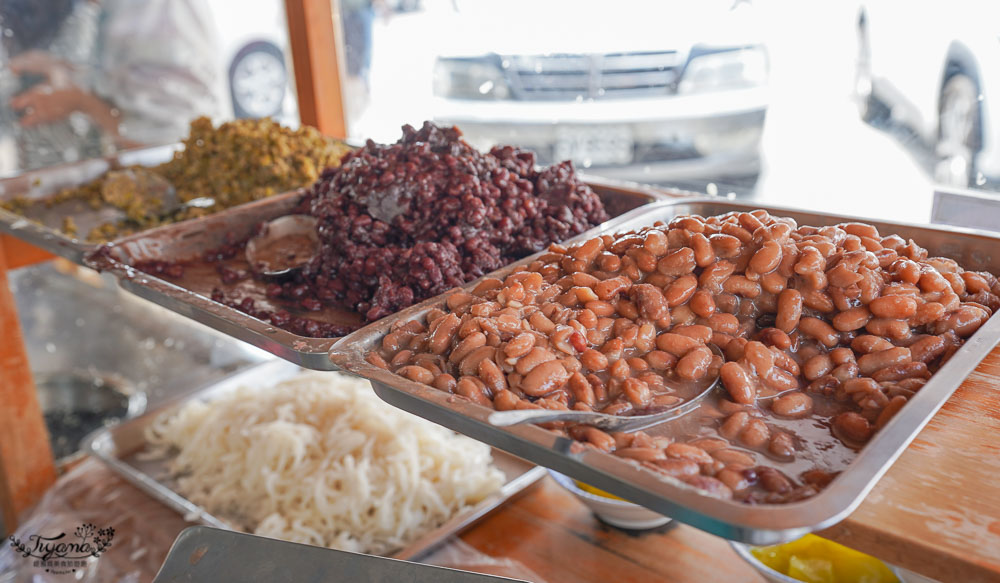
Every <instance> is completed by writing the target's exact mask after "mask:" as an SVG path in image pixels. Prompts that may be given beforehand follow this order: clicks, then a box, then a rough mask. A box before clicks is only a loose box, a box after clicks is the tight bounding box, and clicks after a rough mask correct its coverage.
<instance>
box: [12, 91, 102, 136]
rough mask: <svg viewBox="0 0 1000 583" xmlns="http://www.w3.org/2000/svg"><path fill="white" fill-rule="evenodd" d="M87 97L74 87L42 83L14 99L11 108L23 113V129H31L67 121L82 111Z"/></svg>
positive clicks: (21, 121) (21, 122) (21, 120)
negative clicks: (74, 113)
mask: <svg viewBox="0 0 1000 583" xmlns="http://www.w3.org/2000/svg"><path fill="white" fill-rule="evenodd" d="M87 97H89V95H88V94H87V93H85V92H84V91H82V90H81V89H80V88H78V87H76V86H73V85H70V86H68V87H62V88H56V87H53V86H52V85H51V84H49V83H41V84H39V85H35V86H34V87H32V88H31V89H28V90H27V91H25V92H23V93H20V94H18V95H15V96H14V97H12V98H11V100H10V106H11V107H12V108H13V109H14V110H16V111H20V112H21V119H20V124H21V127H25V128H29V127H32V126H37V125H45V124H50V123H53V122H57V121H61V120H63V119H66V118H67V117H69V115H70V114H71V113H73V112H74V111H77V110H79V109H81V106H83V104H84V103H86V102H87Z"/></svg>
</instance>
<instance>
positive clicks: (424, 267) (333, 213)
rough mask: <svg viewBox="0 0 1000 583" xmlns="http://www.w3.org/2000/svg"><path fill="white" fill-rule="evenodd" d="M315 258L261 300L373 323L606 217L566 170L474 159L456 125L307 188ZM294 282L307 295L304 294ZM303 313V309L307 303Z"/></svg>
mask: <svg viewBox="0 0 1000 583" xmlns="http://www.w3.org/2000/svg"><path fill="white" fill-rule="evenodd" d="M305 206H306V208H308V209H309V213H310V214H312V215H313V216H315V217H316V218H317V219H319V236H320V240H321V244H322V247H321V251H320V255H319V257H318V258H317V260H315V261H314V262H313V263H312V264H310V265H309V266H308V267H307V269H306V272H305V274H304V277H303V278H302V279H304V280H305V281H304V282H303V281H295V282H291V283H288V284H285V285H284V286H273V287H272V288H271V289H270V290H269V295H270V296H271V297H275V298H281V299H286V300H293V301H302V300H303V299H306V300H308V301H310V302H314V303H330V304H341V305H343V304H344V303H346V304H347V305H349V306H350V307H352V308H354V309H356V310H358V311H360V312H361V313H362V314H363V315H364V317H365V320H366V321H372V320H376V319H378V318H381V317H383V316H386V315H388V314H391V313H393V312H395V311H397V310H399V309H401V308H404V307H407V306H409V305H411V304H413V303H415V302H418V301H421V300H423V299H426V298H429V297H431V296H434V295H437V294H439V293H442V292H444V291H446V290H448V289H450V288H452V287H455V286H457V285H461V284H463V283H465V282H468V281H470V280H473V279H475V278H477V277H480V276H481V275H483V274H484V273H487V272H489V271H493V270H495V269H497V268H499V267H501V266H503V265H506V264H508V263H510V262H511V261H513V260H515V259H518V258H521V257H524V256H525V255H529V254H531V253H535V252H537V251H541V250H542V249H544V248H545V246H546V245H548V244H549V243H551V242H553V241H561V240H563V239H566V238H569V237H571V236H573V235H577V234H579V233H582V232H583V231H585V230H587V229H588V228H590V227H593V226H595V225H597V224H599V223H601V222H602V221H605V220H607V219H608V215H607V213H606V212H605V211H604V206H603V204H602V203H601V201H600V199H599V198H598V197H597V195H596V194H595V193H594V192H593V191H592V190H591V189H590V188H589V187H588V186H586V185H585V184H583V183H582V182H580V181H579V180H578V179H577V177H576V175H575V174H574V172H573V166H572V164H571V163H570V162H563V163H561V164H556V165H553V166H551V167H549V168H546V169H543V170H540V171H539V170H536V169H535V158H534V154H532V153H530V152H524V151H521V150H517V149H515V148H513V147H510V146H504V147H496V148H494V149H493V150H492V151H491V152H489V153H488V154H483V153H481V152H478V151H477V150H475V149H474V148H472V147H471V146H469V145H468V144H467V143H466V142H465V141H463V140H462V139H461V132H460V131H459V130H458V129H456V128H440V127H437V126H435V125H433V124H431V123H430V122H426V123H425V124H424V126H423V127H422V128H421V129H420V130H419V131H418V130H415V129H413V128H412V127H410V126H405V127H404V128H403V137H402V138H401V139H400V140H399V141H398V142H397V143H395V144H391V145H381V144H376V143H374V142H372V141H370V140H369V142H368V143H367V145H366V146H365V147H364V148H361V149H359V150H356V151H354V152H352V153H350V154H348V155H347V156H345V157H344V159H343V161H342V163H341V166H340V167H339V168H331V169H328V170H327V171H326V172H325V173H324V174H323V177H322V178H321V179H320V180H319V181H318V182H317V183H316V184H315V185H313V187H312V188H311V189H310V191H309V194H308V195H307V199H306V204H305ZM303 285H305V286H306V288H307V289H305V290H304V291H303V289H302V287H303ZM306 308H307V309H308V306H306Z"/></svg>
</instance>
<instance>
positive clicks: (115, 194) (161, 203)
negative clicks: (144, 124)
mask: <svg viewBox="0 0 1000 583" xmlns="http://www.w3.org/2000/svg"><path fill="white" fill-rule="evenodd" d="M101 199H103V200H104V202H106V203H108V204H111V205H114V206H115V207H118V208H119V209H122V210H124V209H126V208H127V207H132V206H133V202H134V199H138V200H140V201H143V202H144V203H145V205H144V206H146V207H147V211H146V212H145V214H146V215H148V216H149V217H168V216H170V215H174V214H176V213H179V212H180V211H182V210H184V209H187V208H210V207H213V206H215V199H214V198H211V197H207V196H200V197H198V198H194V199H191V200H189V201H187V202H183V203H182V202H181V201H180V199H179V198H178V197H177V189H175V188H174V185H173V184H171V183H170V181H169V180H167V179H166V178H164V177H162V176H160V175H159V174H157V173H156V172H153V171H152V170H147V169H145V168H126V169H124V170H112V171H111V172H108V173H107V174H106V175H105V177H104V180H103V182H102V183H101ZM153 203H156V204H157V205H158V206H156V207H154V206H153Z"/></svg>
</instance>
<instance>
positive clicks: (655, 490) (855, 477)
mask: <svg viewBox="0 0 1000 583" xmlns="http://www.w3.org/2000/svg"><path fill="white" fill-rule="evenodd" d="M756 208H763V209H765V210H767V211H769V212H771V213H773V214H776V215H781V216H788V217H792V218H794V219H796V220H797V221H799V223H800V224H809V225H829V224H835V223H839V222H843V221H847V220H857V219H858V217H845V216H837V215H828V214H821V213H815V212H809V211H802V210H794V209H787V208H780V207H768V206H759V205H754V204H747V203H742V202H735V201H726V200H721V199H689V200H678V201H674V202H661V203H656V204H654V205H650V206H647V207H643V208H641V209H637V210H636V211H632V212H630V213H628V214H626V215H624V216H622V217H621V218H620V219H618V220H615V221H611V222H609V223H608V224H606V225H603V226H602V227H601V230H602V231H604V232H609V233H610V232H618V231H627V230H631V229H635V228H639V227H642V226H646V225H650V224H652V223H653V222H655V221H669V220H670V219H671V218H672V217H674V216H677V215H683V214H699V215H702V216H711V215H718V214H722V213H726V212H729V211H747V210H753V209H756ZM862 220H866V221H868V222H870V223H872V224H874V225H876V226H877V227H878V228H879V230H880V231H882V232H883V233H897V234H899V235H901V236H903V237H906V238H910V237H912V238H913V239H914V240H916V241H917V242H918V243H919V244H921V245H922V246H924V247H926V248H927V249H928V250H929V251H930V253H931V254H932V255H936V256H945V257H951V258H953V259H955V260H957V261H959V263H961V264H962V265H963V266H965V267H967V268H970V269H977V270H979V269H986V270H991V271H993V272H995V273H996V272H1000V238H998V237H996V236H993V235H989V234H986V233H983V232H979V231H972V230H968V229H957V228H945V227H931V226H920V225H910V224H903V223H894V222H890V221H882V220H875V219H871V220H869V219H862ZM582 237H583V236H581V237H580V238H582ZM578 239H579V238H578ZM530 261H531V258H528V259H525V260H523V261H520V262H518V263H515V264H514V265H512V266H508V267H506V268H504V269H502V270H499V271H498V272H495V273H494V274H493V275H494V276H496V275H500V276H502V275H504V274H506V273H508V272H510V271H511V270H512V269H514V268H515V267H516V266H518V265H525V264H527V263H528V262H530ZM473 286H474V283H473V284H469V286H468V287H469V288H471V287H473ZM443 303H444V300H443V298H440V297H438V298H433V299H431V300H428V301H427V302H424V303H422V304H419V305H417V306H413V307H411V308H408V309H406V310H403V311H401V312H399V313H397V314H395V315H393V316H389V317H387V318H384V319H382V320H380V321H378V322H375V323H373V324H371V325H369V326H367V327H365V328H363V329H361V330H358V331H357V332H354V333H353V334H350V335H348V336H346V337H345V338H344V339H343V340H341V341H340V342H338V343H337V344H336V345H334V346H333V348H332V349H331V354H330V358H331V360H332V361H333V362H334V363H335V364H336V365H337V366H338V367H340V368H342V369H344V370H347V371H350V372H353V373H355V374H358V375H360V376H363V377H366V378H368V379H369V380H371V381H372V385H373V387H374V388H375V391H376V393H378V395H379V396H380V397H381V398H382V399H384V400H385V401H387V402H389V403H391V404H393V405H395V406H397V407H399V408H401V409H404V410H406V411H409V412H411V413H414V414H416V415H419V416H421V417H425V418H427V419H430V420H431V421H434V422H435V423H439V424H441V425H444V426H446V427H450V428H451V429H454V430H456V431H458V432H460V433H464V434H465V435H468V436H470V437H473V438H475V439H478V440H480V441H484V442H486V443H488V444H490V445H493V446H494V447H498V448H500V449H504V450H506V451H509V452H511V453H513V454H514V455H517V456H520V457H522V458H525V459H528V460H531V461H533V462H535V463H538V464H540V465H543V466H546V467H549V468H553V469H555V470H557V471H559V472H561V473H563V474H566V475H568V476H571V477H573V478H576V479H578V480H582V481H584V482H587V483H589V484H593V485H594V486H597V487H598V488H601V489H604V490H606V491H608V492H611V493H613V494H617V495H619V496H621V497H623V498H627V499H629V500H632V501H634V502H636V503H639V504H642V505H643V506H646V507H648V508H650V509H652V510H655V511H657V512H660V513H662V514H665V515H667V516H670V517H672V518H674V519H675V520H679V521H681V522H685V523H687V524H690V525H692V526H695V527H697V528H700V529H702V530H705V531H708V532H710V533H713V534H716V535H719V536H722V537H725V538H728V539H732V540H738V541H743V542H747V543H750V544H774V543H778V542H782V541H786V540H790V539H793V538H796V537H799V536H801V535H803V534H805V533H807V532H811V531H815V530H819V529H822V528H825V527H827V526H830V525H832V524H834V523H836V522H839V521H840V520H841V519H843V518H845V517H846V516H847V515H848V514H849V513H850V512H852V511H853V510H854V509H855V508H856V507H857V506H858V505H859V504H860V503H861V501H862V500H863V499H864V497H865V495H866V494H867V493H868V492H869V491H870V490H871V488H872V487H873V486H874V485H875V482H877V481H878V479H879V478H880V477H881V476H882V475H883V474H884V473H885V471H886V470H887V469H888V468H889V466H890V465H892V463H893V462H894V461H895V460H896V458H897V457H898V456H899V455H900V453H902V452H903V450H904V449H905V448H906V446H907V445H908V444H909V443H910V441H911V440H912V439H913V438H914V437H915V436H916V435H917V433H918V432H919V431H920V429H921V428H923V426H924V425H925V424H926V423H927V422H928V421H929V420H930V418H931V417H932V416H933V415H934V413H935V412H937V410H938V409H939V408H940V407H941V406H942V405H943V404H944V402H945V401H946V400H947V399H948V397H949V396H951V394H952V393H953V392H954V391H955V389H957V388H958V386H959V385H960V384H961V382H962V381H963V380H964V379H965V377H966V376H967V375H968V374H969V373H970V372H972V371H973V370H974V369H975V367H976V365H977V364H978V363H979V362H980V361H981V360H982V358H983V357H984V356H986V355H987V354H988V353H989V352H990V351H991V350H992V348H993V347H994V346H995V345H996V344H997V341H998V339H1000V315H994V316H993V317H992V318H991V319H990V320H989V321H988V322H987V323H986V324H984V325H983V327H982V328H980V330H979V331H978V332H976V334H974V335H973V336H972V338H970V339H969V340H968V341H967V342H966V343H965V345H964V346H963V347H962V348H961V349H960V350H959V351H958V352H957V353H956V354H955V355H954V356H953V357H952V359H951V360H949V361H948V363H947V364H945V365H944V366H943V367H941V369H940V370H939V371H938V372H937V373H936V374H935V375H934V376H933V378H932V379H931V380H930V381H929V382H928V383H927V384H926V385H925V386H924V387H923V388H922V389H921V390H920V391H919V392H918V393H917V394H916V396H914V397H913V398H912V399H910V402H909V403H908V404H907V405H906V406H905V407H903V409H902V410H901V411H900V413H898V414H897V415H896V417H895V418H893V420H892V421H891V422H890V423H889V424H888V425H887V426H886V427H885V428H883V429H882V430H881V431H880V432H878V433H877V434H876V435H875V437H874V438H872V440H871V441H870V442H869V443H868V444H867V445H866V446H865V447H864V448H863V449H862V450H861V452H860V453H859V454H858V455H857V457H856V458H854V460H853V461H852V462H851V463H850V465H849V466H848V467H847V468H846V470H845V471H844V472H843V473H842V474H841V475H840V476H838V477H837V478H836V479H835V480H834V481H833V482H832V483H831V484H830V485H829V486H828V487H827V488H826V489H825V490H823V491H822V492H821V493H820V494H818V495H817V496H815V497H813V498H810V499H808V500H804V501H801V502H795V503H791V504H783V505H748V504H743V503H739V502H734V501H729V500H725V501H724V500H719V499H715V498H710V497H708V496H704V495H702V494H700V493H698V492H697V491H696V490H694V489H692V488H691V487H688V486H686V485H684V484H682V483H680V482H678V481H674V480H670V479H661V478H658V477H657V476H655V475H653V474H652V473H651V472H649V471H646V470H643V469H641V468H640V467H639V466H638V465H634V464H632V463H631V462H629V461H627V460H624V459H622V458H619V457H616V456H614V455H611V454H607V453H603V452H599V451H597V450H594V449H591V448H581V447H579V446H578V445H575V442H574V441H573V440H570V439H568V438H565V437H559V436H557V435H555V434H554V433H550V432H548V431H546V430H544V429H542V428H540V427H536V426H518V427H512V428H499V427H494V426H492V425H490V424H489V423H488V422H487V421H486V417H487V415H488V414H489V413H491V412H492V409H488V408H486V407H483V406H481V405H476V404H474V403H472V402H470V401H468V400H467V399H464V398H461V397H457V396H456V395H452V394H449V393H445V392H442V391H438V390H436V389H434V388H431V387H429V386H427V385H424V384H420V383H416V382H413V381H410V380H408V379H405V378H403V377H401V376H398V375H396V374H393V373H390V372H389V371H386V370H383V369H381V368H378V367H376V366H373V365H371V364H369V363H368V362H366V361H365V359H364V356H365V354H366V353H367V352H369V351H370V350H372V349H374V348H376V347H377V346H378V344H377V343H378V342H379V341H380V340H381V338H382V337H383V336H384V335H385V333H386V332H387V331H388V330H389V328H390V327H391V326H392V324H393V323H394V322H396V321H398V320H411V319H419V318H421V317H423V315H424V314H425V313H426V312H427V311H428V310H429V309H430V308H432V307H435V306H440V305H442V304H443Z"/></svg>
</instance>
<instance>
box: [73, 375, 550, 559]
mask: <svg viewBox="0 0 1000 583" xmlns="http://www.w3.org/2000/svg"><path fill="white" fill-rule="evenodd" d="M301 371H302V369H301V368H299V367H298V366H295V365H293V364H290V363H287V362H284V361H281V360H271V361H269V362H266V363H263V364H260V365H257V366H255V367H253V368H250V369H246V370H244V371H242V372H240V373H238V374H235V375H232V376H230V377H228V378H226V379H225V380H223V381H221V382H219V383H216V384H213V385H210V386H208V387H206V388H204V389H203V390H201V391H197V392H194V393H189V394H186V395H184V396H183V397H181V398H177V399H174V400H171V401H168V402H165V403H164V404H163V406H162V407H160V408H158V409H155V410H151V411H149V412H147V413H146V414H144V415H142V416H140V417H136V418H134V419H131V420H129V421H125V422H123V423H121V424H119V425H115V426H112V427H107V428H104V429H100V430H98V431H95V432H94V433H92V434H91V435H90V436H88V437H87V438H86V439H85V440H84V442H83V450H84V451H86V452H87V453H90V454H91V455H93V456H95V457H97V458H99V459H101V460H102V461H104V462H105V463H106V464H108V466H110V467H111V468H112V469H113V470H114V471H115V472H117V473H118V474H120V475H121V476H122V477H124V478H125V479H127V480H128V481H129V482H131V483H132V484H134V485H135V486H137V487H139V488H141V489H142V490H145V491H146V492H147V493H148V494H149V495H150V496H152V497H153V498H155V499H157V500H159V501H160V502H162V503H164V504H166V505H167V506H169V507H170V508H173V509H174V510H176V511H177V512H179V513H181V514H182V515H184V517H185V518H187V519H189V520H192V521H196V522H200V523H202V524H206V525H208V526H214V527H216V528H224V529H228V530H233V527H232V526H231V525H230V524H229V523H228V522H226V520H225V517H221V516H215V515H213V514H211V513H209V512H208V511H207V510H205V509H204V508H202V507H201V506H198V505H197V504H195V503H193V502H191V501H190V500H188V499H187V498H184V496H182V495H181V494H179V493H178V492H176V491H174V489H173V487H172V481H171V480H170V478H169V477H168V476H167V470H166V465H165V462H164V460H144V459H142V455H141V452H142V451H143V450H144V447H145V443H146V442H145V439H144V437H143V432H144V431H145V429H146V427H147V426H148V425H149V424H150V423H152V422H153V420H154V419H155V418H156V417H157V416H159V415H160V414H162V413H163V412H165V411H167V410H169V409H171V408H174V407H177V406H179V405H181V404H183V403H185V402H187V401H189V400H191V399H205V398H211V397H212V396H213V395H219V394H222V393H224V392H226V391H231V390H233V389H235V388H236V387H239V386H242V385H248V386H260V385H267V384H273V383H276V382H279V381H281V380H284V379H287V378H290V377H293V376H295V375H296V374H298V373H300V372H301ZM493 462H494V464H495V465H496V466H497V467H498V468H499V469H500V470H501V471H502V472H503V473H504V475H505V476H506V480H505V482H504V485H503V487H502V488H501V490H500V491H499V492H498V493H496V494H494V495H493V496H490V497H488V498H486V499H485V500H483V501H482V502H480V503H479V504H476V505H475V506H473V507H471V508H469V509H467V510H465V511H464V512H462V513H460V514H457V515H456V516H454V517H452V518H451V520H449V521H447V522H446V523H444V524H443V525H441V526H440V527H438V528H437V529H435V530H433V531H431V532H429V533H427V534H426V535H424V536H423V537H421V538H420V539H419V540H417V541H415V542H413V543H412V544H411V545H409V546H407V547H406V548H404V549H402V550H400V551H399V552H397V553H395V554H393V555H392V556H393V558H397V559H412V558H415V557H417V556H419V555H421V554H423V553H425V552H427V551H429V550H430V549H432V548H433V547H434V546H435V545H437V544H438V543H440V542H441V541H443V540H444V539H445V538H447V537H448V536H449V535H452V534H455V533H457V532H459V531H461V530H462V529H464V528H466V527H468V526H469V525H471V524H472V523H474V522H475V521H477V520H479V519H480V518H482V517H483V516H485V515H487V514H488V513H490V512H491V511H493V510H494V509H496V508H497V507H498V506H500V505H501V504H503V503H504V502H506V501H507V500H509V499H510V498H511V497H513V496H515V495H517V494H518V493H520V492H522V491H523V490H524V489H525V488H527V487H528V486H531V485H532V484H534V483H535V482H537V481H538V480H540V479H541V478H542V477H543V476H545V469H544V468H540V467H537V466H534V465H533V464H531V463H528V462H526V461H524V460H522V459H518V458H516V457H514V456H513V455H510V454H509V453H506V452H503V451H499V450H494V451H493Z"/></svg>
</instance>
